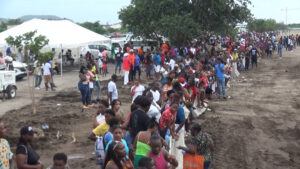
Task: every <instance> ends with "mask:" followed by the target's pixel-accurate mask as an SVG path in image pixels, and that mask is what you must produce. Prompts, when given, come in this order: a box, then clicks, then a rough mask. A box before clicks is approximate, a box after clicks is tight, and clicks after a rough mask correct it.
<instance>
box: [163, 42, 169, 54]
mask: <svg viewBox="0 0 300 169" xmlns="http://www.w3.org/2000/svg"><path fill="white" fill-rule="evenodd" d="M161 46H162V48H163V49H164V52H168V50H169V49H168V48H169V47H168V45H167V44H166V43H163V44H162V45H161Z"/></svg>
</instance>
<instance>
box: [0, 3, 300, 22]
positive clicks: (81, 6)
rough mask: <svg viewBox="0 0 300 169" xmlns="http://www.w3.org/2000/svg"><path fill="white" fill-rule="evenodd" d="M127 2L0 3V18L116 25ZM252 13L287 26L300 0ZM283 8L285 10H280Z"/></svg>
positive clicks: (297, 15) (299, 14) (298, 17)
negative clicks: (51, 17) (32, 17)
mask: <svg viewBox="0 0 300 169" xmlns="http://www.w3.org/2000/svg"><path fill="white" fill-rule="evenodd" d="M129 3H130V0H0V18H18V17H20V16H23V15H56V16H59V17H62V18H69V19H72V20H73V21H76V22H84V21H101V23H102V24H106V23H110V24H112V23H117V22H119V19H118V11H119V10H120V9H121V8H123V7H126V6H127V5H128V4H129ZM252 5H254V7H252V6H251V11H252V13H253V14H254V16H255V17H256V18H264V19H267V18H273V19H276V21H277V22H285V18H286V13H285V9H286V8H288V9H290V10H288V23H300V0H252ZM281 9H284V11H281Z"/></svg>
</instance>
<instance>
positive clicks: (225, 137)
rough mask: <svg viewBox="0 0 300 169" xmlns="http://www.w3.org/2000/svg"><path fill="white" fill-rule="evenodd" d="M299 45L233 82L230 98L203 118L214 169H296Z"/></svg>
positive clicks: (299, 116) (299, 147)
mask: <svg viewBox="0 0 300 169" xmlns="http://www.w3.org/2000/svg"><path fill="white" fill-rule="evenodd" d="M299 84H300V48H298V49H296V50H295V51H294V52H284V58H283V59H282V60H280V59H279V58H278V56H277V55H273V57H272V59H263V60H261V61H260V63H259V68H258V69H257V70H251V71H250V73H242V74H241V76H240V77H239V79H237V80H235V81H233V82H232V85H231V89H230V90H229V95H230V96H231V97H232V99H229V100H227V101H219V102H214V103H212V105H211V106H212V107H213V109H214V111H213V112H212V113H206V114H205V115H204V116H203V117H202V118H201V119H202V120H201V122H202V123H203V130H205V131H207V132H209V133H210V134H212V135H213V139H214V140H215V145H216V148H215V153H214V160H213V165H212V168H214V169H230V168H233V169H238V168H239V169H241V168H242V169H274V168H276V169H299V168H300V85H299Z"/></svg>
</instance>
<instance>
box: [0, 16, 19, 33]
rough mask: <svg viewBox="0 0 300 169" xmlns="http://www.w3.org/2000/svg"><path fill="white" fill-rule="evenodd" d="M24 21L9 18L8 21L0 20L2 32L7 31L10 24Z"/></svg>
mask: <svg viewBox="0 0 300 169" xmlns="http://www.w3.org/2000/svg"><path fill="white" fill-rule="evenodd" d="M21 23H22V21H21V20H20V19H9V20H7V21H3V22H0V32H3V31H6V30H7V26H8V25H20V24H21Z"/></svg>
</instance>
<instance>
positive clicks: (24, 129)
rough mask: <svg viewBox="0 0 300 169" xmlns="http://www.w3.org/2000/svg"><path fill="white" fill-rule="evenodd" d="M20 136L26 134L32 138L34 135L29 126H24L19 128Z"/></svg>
mask: <svg viewBox="0 0 300 169" xmlns="http://www.w3.org/2000/svg"><path fill="white" fill-rule="evenodd" d="M20 134H21V135H25V134H28V135H31V136H32V135H33V134H34V131H33V129H32V127H31V126H24V127H22V128H21V131H20Z"/></svg>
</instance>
